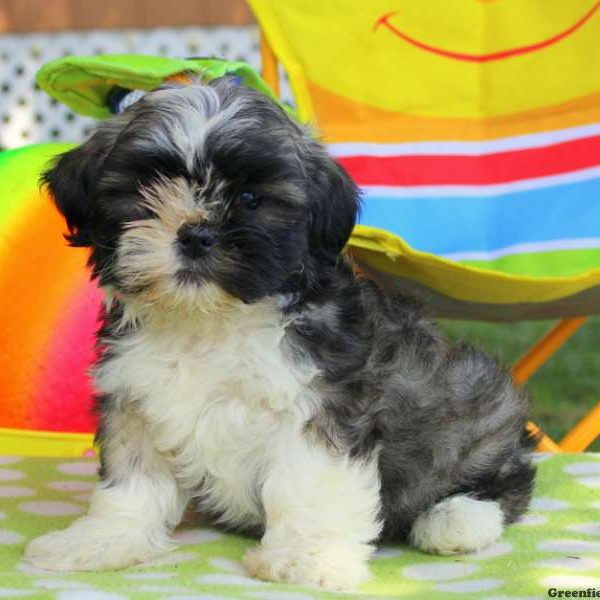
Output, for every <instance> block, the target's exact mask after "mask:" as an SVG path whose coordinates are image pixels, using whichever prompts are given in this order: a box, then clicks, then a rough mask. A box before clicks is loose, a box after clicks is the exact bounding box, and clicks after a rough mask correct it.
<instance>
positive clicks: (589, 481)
mask: <svg viewBox="0 0 600 600" xmlns="http://www.w3.org/2000/svg"><path fill="white" fill-rule="evenodd" d="M576 481H577V483H580V484H581V485H585V487H589V488H594V489H597V488H600V477H578V478H577V479H576Z"/></svg>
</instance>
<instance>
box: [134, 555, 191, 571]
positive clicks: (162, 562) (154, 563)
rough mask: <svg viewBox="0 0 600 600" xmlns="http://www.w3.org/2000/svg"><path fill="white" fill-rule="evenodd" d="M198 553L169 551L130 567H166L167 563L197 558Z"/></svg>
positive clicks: (172, 563) (174, 563)
mask: <svg viewBox="0 0 600 600" xmlns="http://www.w3.org/2000/svg"><path fill="white" fill-rule="evenodd" d="M197 559H198V555H197V554H194V553H193V552H169V554H165V555H164V556H159V557H158V558H154V559H152V560H149V561H148V562H145V563H141V564H139V565H136V566H134V567H132V568H133V569H135V568H136V567H137V568H146V567H166V566H169V565H178V564H179V563H182V562H187V561H190V560H197Z"/></svg>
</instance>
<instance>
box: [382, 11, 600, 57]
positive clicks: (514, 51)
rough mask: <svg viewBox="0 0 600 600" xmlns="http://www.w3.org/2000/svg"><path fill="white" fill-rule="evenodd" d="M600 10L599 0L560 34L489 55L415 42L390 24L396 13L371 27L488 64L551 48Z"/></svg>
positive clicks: (429, 48)
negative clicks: (383, 28)
mask: <svg viewBox="0 0 600 600" xmlns="http://www.w3.org/2000/svg"><path fill="white" fill-rule="evenodd" d="M598 8H600V0H598V1H597V2H596V3H595V4H594V5H593V6H592V8H590V10H588V11H587V12H586V13H585V14H584V15H583V16H582V17H581V18H580V19H579V20H578V21H577V22H576V23H574V24H573V25H571V26H570V27H568V28H567V29H565V30H564V31H561V32H560V33H558V34H556V35H554V36H552V37H549V38H547V39H545V40H542V41H540V42H536V43H535V44H529V45H526V46H518V47H516V48H509V49H507V50H500V51H498V52H490V53H489V54H465V53H462V52H453V51H452V50H445V49H444V48H437V47H436V46H431V45H429V44H426V43H424V42H421V41H420V40H417V39H415V38H413V37H411V36H410V35H408V34H407V33H405V32H403V31H402V30H400V29H398V28H397V27H396V26H395V25H394V24H393V23H392V22H391V20H390V19H391V18H392V17H394V16H395V15H397V14H398V13H397V12H396V11H394V12H389V13H386V14H385V15H383V16H382V17H380V18H379V19H378V20H377V21H376V23H375V26H374V27H373V31H376V30H377V29H378V28H379V27H381V26H383V27H386V28H387V29H388V30H389V31H391V32H392V33H393V34H394V35H396V36H398V37H399V38H401V39H403V40H404V41H405V42H407V43H408V44H411V45H412V46H415V48H419V49H421V50H424V51H425V52H431V53H432V54H437V55H439V56H445V57H446V58H452V59H454V60H463V61H468V62H490V61H492V60H502V59H505V58H512V57H513V56H520V55H522V54H529V53H530V52H537V51H538V50H542V49H543V48H547V47H548V46H552V45H553V44H556V43H557V42H560V41H561V40H564V39H565V38H567V37H569V36H570V35H571V34H572V33H575V31H577V30H578V29H579V28H581V27H583V25H584V24H585V23H586V22H587V21H589V19H591V18H592V16H593V15H594V13H596V11H597V10H598Z"/></svg>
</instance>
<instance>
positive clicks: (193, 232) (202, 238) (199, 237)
mask: <svg viewBox="0 0 600 600" xmlns="http://www.w3.org/2000/svg"><path fill="white" fill-rule="evenodd" d="M216 241H217V234H216V233H215V231H214V230H213V229H212V228H210V227H207V226H206V225H203V224H198V223H185V224H184V225H182V226H181V227H180V228H179V230H178V231H177V243H178V246H179V249H180V251H181V253H182V254H183V255H184V256H186V257H188V258H192V259H194V258H200V257H202V256H205V255H206V254H208V253H209V252H210V250H211V248H212V247H213V246H214V245H215V242H216Z"/></svg>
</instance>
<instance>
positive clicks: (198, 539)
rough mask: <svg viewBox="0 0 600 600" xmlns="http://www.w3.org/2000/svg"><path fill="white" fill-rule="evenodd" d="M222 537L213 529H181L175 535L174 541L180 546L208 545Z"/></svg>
mask: <svg viewBox="0 0 600 600" xmlns="http://www.w3.org/2000/svg"><path fill="white" fill-rule="evenodd" d="M221 537H222V535H221V534H220V533H218V532H216V531H213V530H212V529H181V530H179V531H176V532H175V533H174V534H173V539H174V540H175V541H177V542H179V543H180V544H206V543H207V542H212V541H214V540H218V539H219V538H221Z"/></svg>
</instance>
